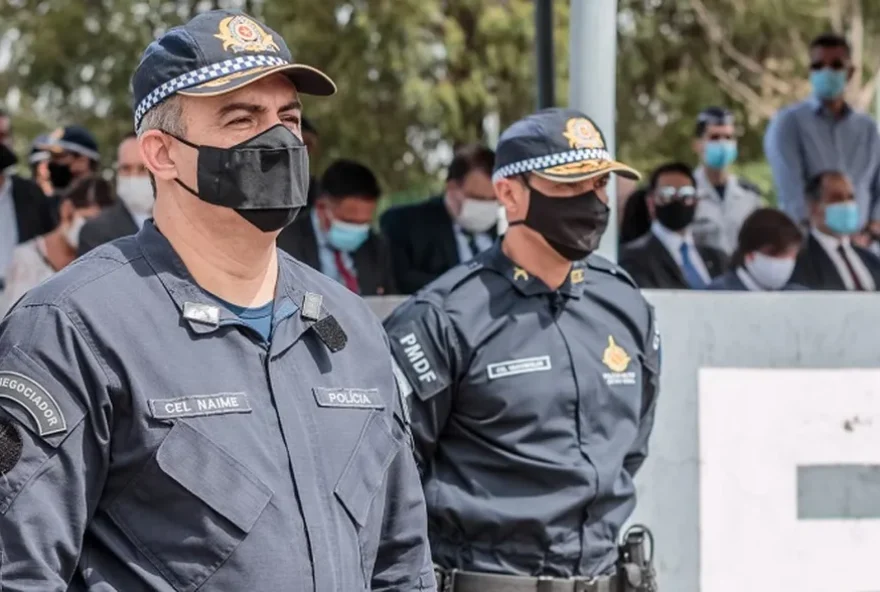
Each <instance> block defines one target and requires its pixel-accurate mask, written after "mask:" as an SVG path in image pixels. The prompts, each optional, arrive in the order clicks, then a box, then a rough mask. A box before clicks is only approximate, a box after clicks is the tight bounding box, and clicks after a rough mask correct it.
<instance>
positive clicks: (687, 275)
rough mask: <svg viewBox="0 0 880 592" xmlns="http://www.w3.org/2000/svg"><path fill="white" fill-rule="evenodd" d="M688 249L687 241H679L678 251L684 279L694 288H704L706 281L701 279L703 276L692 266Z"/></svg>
mask: <svg viewBox="0 0 880 592" xmlns="http://www.w3.org/2000/svg"><path fill="white" fill-rule="evenodd" d="M690 251H691V249H690V247H689V246H688V244H687V243H681V247H680V248H679V252H680V253H681V271H682V273H683V274H684V281H685V282H686V283H687V285H688V286H689V287H691V288H693V289H694V290H704V289H705V288H706V282H705V281H703V276H701V275H700V272H699V271H697V268H696V266H694V262H693V261H692V260H691V255H690Z"/></svg>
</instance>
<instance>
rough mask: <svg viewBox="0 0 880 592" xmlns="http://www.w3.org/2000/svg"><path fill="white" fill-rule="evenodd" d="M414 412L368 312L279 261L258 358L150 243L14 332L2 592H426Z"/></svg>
mask: <svg viewBox="0 0 880 592" xmlns="http://www.w3.org/2000/svg"><path fill="white" fill-rule="evenodd" d="M306 292H311V293H316V294H321V295H323V306H318V308H317V309H315V308H314V306H313V305H314V304H315V302H314V301H310V305H309V307H305V308H303V307H302V304H303V302H304V300H303V299H304V296H305V294H306ZM318 311H319V312H318ZM316 313H317V314H316ZM328 315H332V316H333V317H335V319H336V320H337V321H338V325H339V326H340V327H341V328H342V330H343V331H344V333H345V334H347V344H345V346H344V348H343V349H341V350H339V349H338V347H339V346H340V344H341V340H342V338H341V334H340V332H339V331H338V330H336V329H335V327H334V324H333V323H332V322H329V323H325V324H323V325H320V326H319V324H318V323H320V322H321V321H320V320H319V321H318V322H317V323H316V321H315V317H318V318H320V319H321V320H324V319H326V318H327V317H328ZM319 329H321V330H320V331H319ZM321 335H323V339H322V337H321ZM328 343H330V344H332V345H333V347H332V348H331V347H329V346H328ZM333 349H336V350H337V351H335V352H334V351H331V350H333ZM401 402H402V399H401V397H400V396H399V395H398V393H397V391H396V381H395V377H394V374H393V368H392V361H391V356H390V355H389V354H388V342H387V338H386V336H385V334H384V332H383V331H382V327H381V325H380V324H379V321H378V319H376V318H375V316H374V315H373V314H372V313H371V312H370V311H369V309H368V308H367V306H366V305H365V304H364V303H363V302H362V301H361V300H360V299H359V298H358V297H356V296H354V295H352V294H351V293H350V292H348V291H347V290H345V288H342V287H341V286H339V285H338V284H336V282H333V281H332V280H329V279H327V278H325V277H323V276H321V275H320V274H319V273H318V272H316V271H313V270H311V269H309V268H308V267H306V266H304V265H302V264H300V263H298V262H296V261H295V260H293V259H291V258H289V257H287V256H285V255H283V254H282V253H280V252H279V278H278V288H277V292H276V298H275V312H274V320H273V337H272V340H271V344H266V343H265V342H263V341H262V338H260V337H259V335H258V334H257V333H256V332H255V331H253V330H252V329H251V328H249V327H247V326H245V325H244V324H242V323H241V322H240V321H239V320H238V318H237V317H235V316H234V315H233V314H232V313H230V312H228V311H227V310H225V309H224V308H222V307H218V306H216V302H215V301H214V300H212V299H210V298H209V297H208V296H206V294H205V293H204V292H203V291H202V290H200V289H199V288H198V287H197V285H196V284H195V282H194V281H193V279H192V278H191V277H190V276H189V274H188V273H187V271H186V269H185V267H184V265H183V263H182V261H181V260H180V259H179V258H178V257H177V255H176V254H175V253H174V251H173V249H172V247H171V245H170V244H169V243H168V241H167V240H166V239H165V238H164V237H162V236H161V234H160V233H159V232H158V230H157V229H156V228H155V227H154V226H153V225H152V223H148V224H146V225H145V226H144V228H143V229H142V230H141V231H140V233H139V234H138V235H137V236H134V237H129V238H124V239H120V240H119V241H116V242H114V243H111V244H109V245H105V246H103V247H101V248H99V249H97V250H95V251H92V252H91V253H90V254H88V255H86V256H85V257H84V258H82V259H80V260H78V261H77V262H75V263H74V264H73V265H71V266H70V267H69V268H67V269H66V270H64V271H63V272H61V273H59V274H58V275H56V276H55V277H54V278H53V279H50V280H49V281H48V282H47V283H45V284H43V285H41V286H40V287H38V288H36V289H35V290H33V291H32V292H31V293H30V294H29V295H27V296H26V297H25V298H24V299H23V301H21V302H20V303H19V304H18V305H17V306H16V307H15V309H14V310H13V311H12V312H11V313H10V314H9V316H7V317H6V318H5V320H4V321H3V322H2V324H0V443H2V445H0V449H2V453H0V473H3V474H2V475H0V589H2V590H3V591H4V592H25V591H27V592H36V591H40V592H47V591H59V590H65V589H69V590H73V591H84V590H90V591H95V592H97V591H100V592H112V591H119V592H132V591H145V590H149V591H152V590H156V591H163V592H166V591H167V592H172V591H175V592H194V591H195V590H199V591H200V592H201V591H218V592H219V591H222V592H243V591H253V592H270V591H272V592H275V591H278V592H280V591H287V590H290V591H293V590H295V591H297V592H300V591H320V592H342V591H345V592H348V591H350V590H368V589H372V590H395V591H406V592H408V591H410V590H434V589H435V586H434V579H433V574H432V572H431V570H432V566H431V563H430V556H429V552H428V544H427V536H426V534H425V507H424V498H423V496H422V491H421V487H420V483H419V478H418V471H417V469H416V465H415V462H414V460H413V458H412V453H411V443H410V436H409V435H408V426H407V425H406V419H405V417H404V414H403V413H402V407H401V405H400V404H401ZM68 582H69V586H70V587H69V588H68Z"/></svg>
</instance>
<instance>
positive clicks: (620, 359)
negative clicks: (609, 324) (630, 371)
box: [602, 335, 630, 372]
mask: <svg viewBox="0 0 880 592" xmlns="http://www.w3.org/2000/svg"><path fill="white" fill-rule="evenodd" d="M629 362H630V357H629V355H628V354H627V353H626V350H625V349H623V348H622V347H620V346H619V345H617V344H616V343H614V337H612V336H611V335H609V336H608V347H606V348H605V353H603V354H602V363H603V364H605V365H606V366H608V368H609V369H610V370H611V371H612V372H623V371H624V370H626V367H627V366H629Z"/></svg>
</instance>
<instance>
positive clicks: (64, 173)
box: [49, 162, 73, 191]
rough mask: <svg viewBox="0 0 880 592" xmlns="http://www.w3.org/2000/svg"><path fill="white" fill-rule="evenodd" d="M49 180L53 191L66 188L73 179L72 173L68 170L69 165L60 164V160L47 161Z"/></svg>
mask: <svg viewBox="0 0 880 592" xmlns="http://www.w3.org/2000/svg"><path fill="white" fill-rule="evenodd" d="M49 181H51V183H52V188H53V189H54V190H55V191H59V190H61V189H67V186H68V185H70V182H71V181H73V173H72V172H70V165H67V164H61V163H60V162H50V163H49Z"/></svg>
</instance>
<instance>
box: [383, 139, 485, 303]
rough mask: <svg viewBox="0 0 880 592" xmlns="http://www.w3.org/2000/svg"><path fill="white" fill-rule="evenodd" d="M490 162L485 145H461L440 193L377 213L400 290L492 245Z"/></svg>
mask: <svg viewBox="0 0 880 592" xmlns="http://www.w3.org/2000/svg"><path fill="white" fill-rule="evenodd" d="M494 166H495V153H494V152H493V151H492V150H490V149H489V148H486V147H485V146H481V145H479V144H470V145H466V146H463V147H461V148H459V149H458V150H457V151H456V152H455V155H454V156H453V157H452V163H451V164H450V165H449V169H448V171H447V176H446V190H445V192H444V194H443V195H441V196H438V197H434V198H431V199H429V200H427V201H424V202H420V203H417V204H411V205H405V206H398V207H394V208H391V209H390V210H388V211H387V212H385V214H383V215H382V218H381V221H380V224H381V228H382V232H383V233H384V234H385V236H386V238H387V239H388V241H389V243H390V247H391V261H392V264H393V266H394V278H395V281H396V283H397V287H398V289H399V290H400V292H401V293H403V294H412V293H415V292H417V291H418V290H420V289H421V288H422V287H423V286H425V285H426V284H428V283H430V282H431V281H433V280H434V279H436V278H437V277H439V276H440V275H442V274H443V273H445V272H447V271H448V270H450V269H452V268H453V267H455V266H456V265H458V264H459V263H462V262H464V261H468V260H470V259H471V258H473V257H474V256H475V255H477V254H479V253H481V252H483V251H485V250H487V249H488V248H489V247H491V246H492V245H493V244H494V243H495V238H496V237H497V228H498V218H499V213H500V210H501V207H500V205H499V204H498V201H497V200H496V199H495V193H494V190H493V189H492V178H491V177H492V168H493V167H494Z"/></svg>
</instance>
